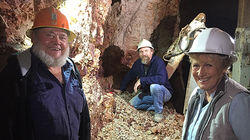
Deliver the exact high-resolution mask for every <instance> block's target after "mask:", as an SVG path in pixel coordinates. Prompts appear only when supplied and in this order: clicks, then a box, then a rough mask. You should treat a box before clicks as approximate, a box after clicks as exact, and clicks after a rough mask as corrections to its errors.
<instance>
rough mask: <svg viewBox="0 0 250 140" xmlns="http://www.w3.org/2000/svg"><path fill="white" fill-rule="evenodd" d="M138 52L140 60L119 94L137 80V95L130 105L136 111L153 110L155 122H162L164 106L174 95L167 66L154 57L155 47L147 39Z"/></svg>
mask: <svg viewBox="0 0 250 140" xmlns="http://www.w3.org/2000/svg"><path fill="white" fill-rule="evenodd" d="M137 51H138V53H139V57H140V58H139V59H138V60H136V61H135V63H134V64H133V66H132V68H131V69H130V70H129V72H128V73H127V74H126V76H125V77H124V79H123V81H122V83H121V86H120V91H119V92H123V91H125V90H126V88H127V85H128V84H129V83H130V82H132V81H134V80H137V81H136V83H135V85H134V92H135V93H137V95H136V96H135V97H133V98H132V99H131V100H130V104H131V105H132V106H133V107H135V108H136V109H142V110H153V111H154V112H155V114H154V118H153V119H154V121H156V122H160V121H161V120H162V119H163V115H162V111H163V105H164V103H165V102H167V101H169V100H170V98H171V97H172V93H173V90H172V87H171V85H170V83H169V81H168V73H167V70H166V65H165V63H164V61H163V60H162V59H161V58H159V57H158V56H156V55H154V47H153V46H152V44H151V42H150V41H148V40H146V39H143V40H142V41H141V42H140V43H139V44H138V48H137Z"/></svg>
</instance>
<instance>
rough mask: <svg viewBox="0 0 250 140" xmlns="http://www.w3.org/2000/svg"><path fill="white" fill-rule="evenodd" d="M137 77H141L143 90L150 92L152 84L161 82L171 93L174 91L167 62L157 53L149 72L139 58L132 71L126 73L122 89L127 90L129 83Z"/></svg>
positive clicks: (151, 62)
mask: <svg viewBox="0 0 250 140" xmlns="http://www.w3.org/2000/svg"><path fill="white" fill-rule="evenodd" d="M137 78H140V82H141V89H142V91H143V92H147V93H150V85H151V84H159V85H164V86H165V87H166V88H167V89H168V90H169V92H170V93H171V94H172V93H173V89H172V87H171V85H170V83H169V81H168V73H167V70H166V64H165V63H164V61H163V60H162V59H161V58H160V57H158V56H156V55H154V56H153V57H152V59H151V61H150V65H149V68H148V71H147V73H145V69H144V64H142V63H141V59H140V58H139V59H137V60H136V61H135V63H134V64H133V66H132V68H131V69H130V71H129V72H128V73H127V74H126V75H125V77H124V79H123V81H122V83H121V86H120V90H121V91H125V90H126V88H127V85H128V83H129V82H132V81H134V80H136V79H137Z"/></svg>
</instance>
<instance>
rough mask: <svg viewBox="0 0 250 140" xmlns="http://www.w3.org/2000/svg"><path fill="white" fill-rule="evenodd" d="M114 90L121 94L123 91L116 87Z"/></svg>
mask: <svg viewBox="0 0 250 140" xmlns="http://www.w3.org/2000/svg"><path fill="white" fill-rule="evenodd" d="M114 92H115V93H117V94H121V93H122V91H121V90H118V89H114Z"/></svg>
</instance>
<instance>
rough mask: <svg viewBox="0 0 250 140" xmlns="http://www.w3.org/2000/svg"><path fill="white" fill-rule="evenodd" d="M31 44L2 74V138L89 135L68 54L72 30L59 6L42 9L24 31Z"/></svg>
mask: <svg viewBox="0 0 250 140" xmlns="http://www.w3.org/2000/svg"><path fill="white" fill-rule="evenodd" d="M27 36H28V37H30V38H31V41H32V43H33V46H32V47H31V49H27V50H26V51H24V52H22V53H20V54H18V55H13V56H11V57H10V58H9V60H8V64H7V65H6V67H5V68H4V69H3V70H2V71H1V73H0V79H1V80H0V86H1V90H2V91H5V92H4V93H1V95H0V96H1V98H0V100H1V101H0V104H1V105H0V106H1V119H0V121H1V122H0V123H1V134H0V139H2V140H79V139H84V140H85V139H87V140H88V139H90V117H89V110H88V106H87V101H86V98H85V95H84V92H83V90H82V83H81V77H80V74H79V71H78V70H77V68H76V66H75V64H74V62H73V61H72V60H71V59H70V58H69V43H70V42H71V41H72V40H73V39H74V38H75V34H74V33H73V32H72V31H70V30H69V26H68V20H67V18H66V17H65V15H63V14H62V13H61V12H60V11H59V10H58V9H55V8H53V7H49V8H45V9H42V10H40V11H39V12H38V14H37V15H36V16H35V20H34V24H33V27H32V29H30V30H28V31H27Z"/></svg>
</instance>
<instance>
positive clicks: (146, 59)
mask: <svg viewBox="0 0 250 140" xmlns="http://www.w3.org/2000/svg"><path fill="white" fill-rule="evenodd" d="M149 61H150V60H149V57H147V56H145V57H143V58H141V63H142V64H144V65H147V64H148V63H149Z"/></svg>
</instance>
